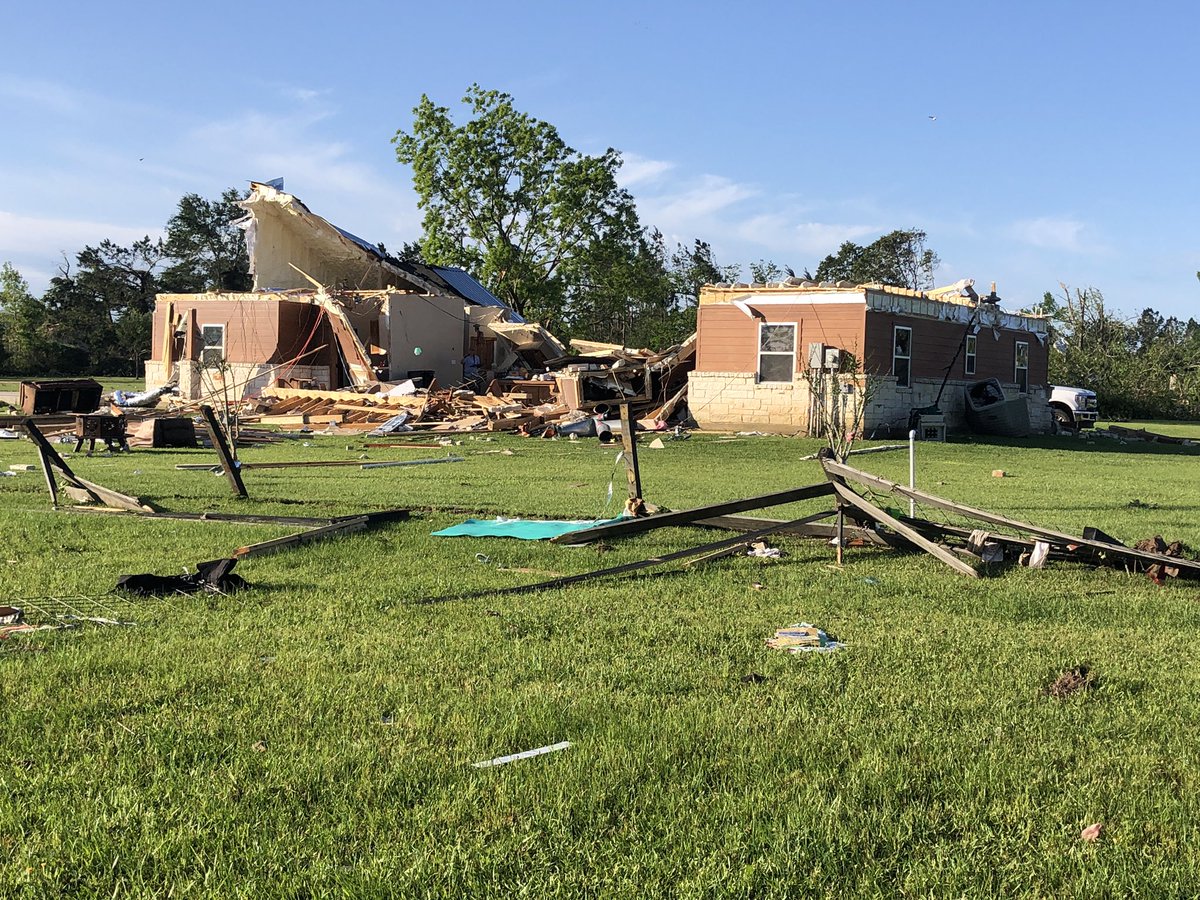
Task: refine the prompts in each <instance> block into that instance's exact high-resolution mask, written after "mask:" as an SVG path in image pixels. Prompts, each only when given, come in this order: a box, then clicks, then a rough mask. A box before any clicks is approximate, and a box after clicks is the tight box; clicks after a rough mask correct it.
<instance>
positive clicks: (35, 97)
mask: <svg viewBox="0 0 1200 900" xmlns="http://www.w3.org/2000/svg"><path fill="white" fill-rule="evenodd" d="M0 97H5V98H7V99H9V100H16V101H19V102H21V103H28V104H30V105H32V106H36V107H38V109H40V110H43V111H47V112H57V113H61V114H69V113H74V112H78V111H79V110H81V109H83V108H84V107H85V103H84V102H83V100H84V98H83V96H82V95H81V94H79V93H78V92H77V91H73V90H71V89H70V88H68V87H66V86H64V85H61V84H55V83H54V82H51V81H44V80H42V79H37V78H20V77H18V76H15V75H0Z"/></svg>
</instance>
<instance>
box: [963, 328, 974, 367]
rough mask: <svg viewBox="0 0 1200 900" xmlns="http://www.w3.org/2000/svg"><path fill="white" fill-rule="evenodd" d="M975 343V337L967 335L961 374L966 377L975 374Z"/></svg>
mask: <svg viewBox="0 0 1200 900" xmlns="http://www.w3.org/2000/svg"><path fill="white" fill-rule="evenodd" d="M975 341H976V338H975V335H973V334H968V335H967V355H966V358H965V362H964V363H963V372H964V373H965V374H967V375H974V374H975V350H976V346H977V345H976V343H975Z"/></svg>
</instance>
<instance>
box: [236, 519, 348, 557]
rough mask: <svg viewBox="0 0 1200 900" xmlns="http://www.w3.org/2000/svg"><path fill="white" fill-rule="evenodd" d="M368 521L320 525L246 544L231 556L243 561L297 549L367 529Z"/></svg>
mask: <svg viewBox="0 0 1200 900" xmlns="http://www.w3.org/2000/svg"><path fill="white" fill-rule="evenodd" d="M367 523H368V519H367V517H366V516H356V517H355V518H353V519H346V520H343V521H340V522H334V523H333V524H332V525H322V526H320V527H319V528H312V529H309V530H308V531H301V532H299V533H297V534H289V535H287V536H285V537H281V538H275V539H273V540H270V541H260V542H259V543H257V544H248V545H246V546H245V547H239V548H238V549H236V550H234V551H233V556H234V558H236V559H245V558H246V557H248V556H265V555H266V554H268V553H278V552H279V551H280V550H286V549H288V548H290V547H297V546H299V545H301V544H308V543H311V542H312V541H320V540H324V539H326V538H331V537H341V536H342V535H345V534H352V533H353V532H356V531H362V530H363V529H365V528H366V527H367Z"/></svg>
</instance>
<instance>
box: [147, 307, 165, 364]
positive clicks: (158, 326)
mask: <svg viewBox="0 0 1200 900" xmlns="http://www.w3.org/2000/svg"><path fill="white" fill-rule="evenodd" d="M169 305H170V301H163V300H158V301H156V302H155V304H154V315H153V317H152V318H151V320H150V322H151V332H150V360H151V362H162V361H163V334H164V332H165V331H166V328H167V307H168V306H169Z"/></svg>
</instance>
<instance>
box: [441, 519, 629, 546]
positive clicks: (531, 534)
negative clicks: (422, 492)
mask: <svg viewBox="0 0 1200 900" xmlns="http://www.w3.org/2000/svg"><path fill="white" fill-rule="evenodd" d="M621 518H623V517H618V518H616V519H593V520H591V521H587V522H562V521H553V520H537V519H467V521H465V522H463V523H461V524H459V525H451V526H450V527H449V528H443V529H442V530H441V531H435V532H434V533H433V536H434V537H510V538H520V539H521V540H523V541H545V540H549V539H550V538H553V537H558V536H559V535H560V534H570V533H571V532H572V531H582V530H583V529H585V528H591V527H593V526H595V525H607V524H608V523H609V522H619V521H620V520H621Z"/></svg>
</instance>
